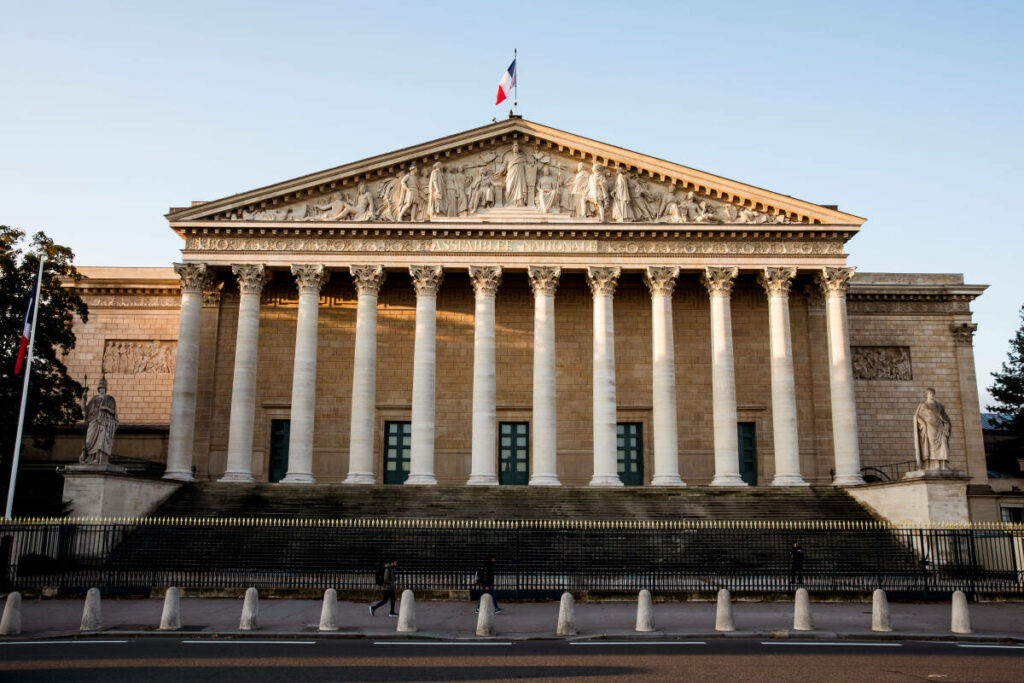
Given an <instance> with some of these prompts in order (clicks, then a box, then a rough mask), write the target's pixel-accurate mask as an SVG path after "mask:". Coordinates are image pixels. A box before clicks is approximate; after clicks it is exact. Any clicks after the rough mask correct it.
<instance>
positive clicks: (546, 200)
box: [167, 117, 864, 226]
mask: <svg viewBox="0 0 1024 683" xmlns="http://www.w3.org/2000/svg"><path fill="white" fill-rule="evenodd" d="M167 218H168V220H169V221H171V224H172V225H173V226H181V225H187V224H194V223H196V222H202V223H205V222H207V221H217V222H220V221H232V222H234V221H242V222H245V223H250V222H252V223H257V224H258V223H268V222H269V223H280V222H313V223H337V222H355V223H361V222H366V223H379V222H407V221H409V222H431V223H458V222H503V223H515V222H524V223H531V222H552V223H563V222H581V223H591V222H595V223H596V222H609V223H676V224H743V223H756V224H775V223H778V224H787V223H802V224H834V225H846V226H859V225H860V224H861V223H863V222H864V219H863V218H859V217H857V216H854V215H852V214H846V213H842V212H840V211H837V210H835V209H834V208H832V207H829V206H821V205H818V204H813V203H810V202H805V201H801V200H799V199H794V198H793V197H790V196H788V195H783V194H777V193H774V192H770V191H768V190H764V189H761V188H758V187H754V186H752V185H745V184H743V183H739V182H736V181H734V180H730V179H728V178H723V177H720V176H715V175H712V174H710V173H706V172H703V171H698V170H696V169H692V168H688V167H686V166H682V165H679V164H674V163H671V162H668V161H664V160H662V159H658V158H655V157H651V156H647V155H644V154H639V153H637V152H633V151H630V150H627V149H623V148H620V147H615V146H612V145H608V144H605V143H603V142H598V141H596V140H590V139H588V138H584V137H580V136H578V135H573V134H571V133H566V132H564V131H560V130H557V129H554V128H549V127H547V126H543V125H541V124H538V123H534V122H532V121H527V120H525V119H521V118H518V117H512V118H509V119H508V120H505V121H501V122H498V123H493V124H491V125H488V126H484V127H481V128H476V129H473V130H469V131H465V132H463V133H459V134H456V135H451V136H448V137H445V138H440V139H438V140H433V141H431V142H427V143H423V144H420V145H416V146H413V147H407V148H405V149H401V150H397V151H394V152H390V153H388V154H382V155H380V156H376V157H371V158H369V159H364V160H362V161H357V162H353V163H350V164H345V165H343V166H338V167H336V168H332V169H328V170H326V171H321V172H319V173H314V174H311V175H307V176H302V177H300V178H295V179H293V180H288V181H285V182H282V183H277V184H274V185H270V186H268V187H263V188H259V189H256V190H252V191H249V192H243V193H241V194H237V195H232V196H230V197H225V198H223V199H218V200H216V201H211V202H202V203H196V204H194V205H193V206H191V207H188V208H183V209H172V210H171V212H170V213H168V215H167Z"/></svg>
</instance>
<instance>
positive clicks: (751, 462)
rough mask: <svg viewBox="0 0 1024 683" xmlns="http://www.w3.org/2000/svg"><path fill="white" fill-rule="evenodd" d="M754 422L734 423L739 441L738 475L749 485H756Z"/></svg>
mask: <svg viewBox="0 0 1024 683" xmlns="http://www.w3.org/2000/svg"><path fill="white" fill-rule="evenodd" d="M755 427H756V423H754V422H738V423H737V424H736V428H737V431H738V432H739V441H740V477H742V478H743V481H745V482H747V483H748V484H750V485H751V486H757V436H756V432H755V430H754V428H755Z"/></svg>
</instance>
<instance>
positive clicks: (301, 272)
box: [292, 263, 331, 294]
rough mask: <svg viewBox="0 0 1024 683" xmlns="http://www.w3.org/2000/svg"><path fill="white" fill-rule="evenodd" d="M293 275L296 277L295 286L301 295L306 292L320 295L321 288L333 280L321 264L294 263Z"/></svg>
mask: <svg viewBox="0 0 1024 683" xmlns="http://www.w3.org/2000/svg"><path fill="white" fill-rule="evenodd" d="M292 275H294V276H295V285H296V286H297V287H298V288H299V294H305V293H306V292H313V293H314V294H319V293H320V288H321V287H322V286H323V285H324V283H325V282H327V281H328V280H330V279H331V274H330V273H329V272H327V271H326V270H325V269H324V267H323V265H322V264H319V263H293V264H292Z"/></svg>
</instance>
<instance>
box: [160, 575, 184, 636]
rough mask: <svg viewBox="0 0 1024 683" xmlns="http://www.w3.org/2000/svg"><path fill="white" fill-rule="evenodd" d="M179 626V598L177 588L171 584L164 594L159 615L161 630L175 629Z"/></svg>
mask: <svg viewBox="0 0 1024 683" xmlns="http://www.w3.org/2000/svg"><path fill="white" fill-rule="evenodd" d="M179 628H181V600H179V599H178V589H177V588H175V587H174V586H171V587H170V588H168V589H167V592H166V593H165V594H164V611H163V613H162V614H161V615H160V630H161V631H177V630H178V629H179Z"/></svg>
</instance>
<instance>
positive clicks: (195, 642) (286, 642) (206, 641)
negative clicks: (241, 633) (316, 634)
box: [181, 638, 316, 645]
mask: <svg viewBox="0 0 1024 683" xmlns="http://www.w3.org/2000/svg"><path fill="white" fill-rule="evenodd" d="M181 643H182V644H183V645H316V641H315V640H246V639H239V640H227V639H224V640H219V639H212V638H211V639H204V640H183V641H181Z"/></svg>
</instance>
